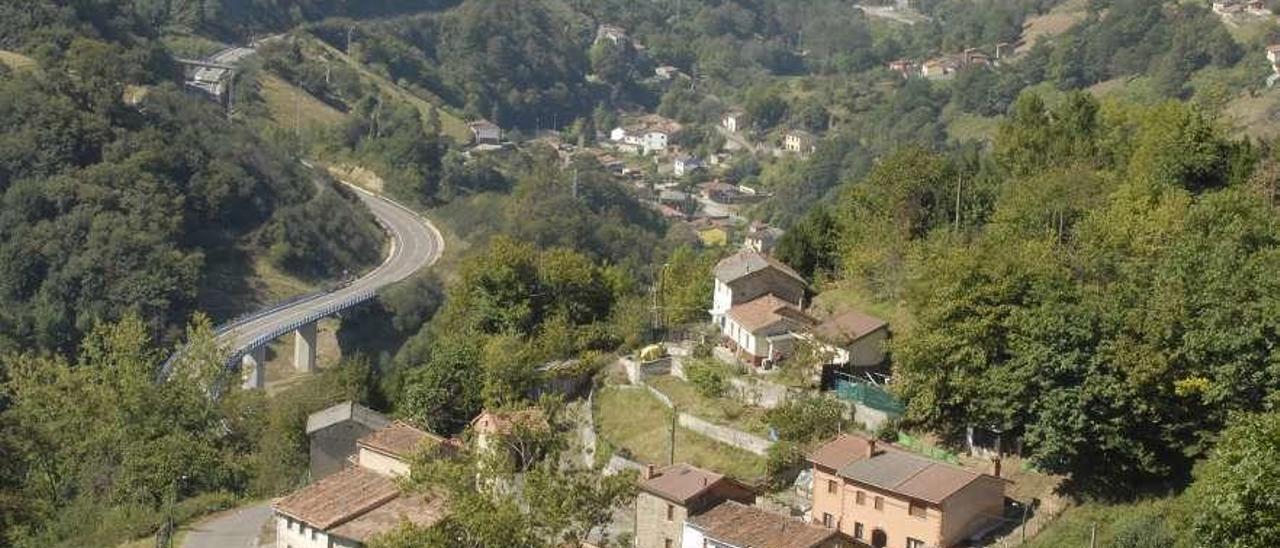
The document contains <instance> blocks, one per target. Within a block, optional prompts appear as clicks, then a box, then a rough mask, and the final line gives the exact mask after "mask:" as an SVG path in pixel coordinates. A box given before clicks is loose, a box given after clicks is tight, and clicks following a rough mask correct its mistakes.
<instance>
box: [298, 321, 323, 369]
mask: <svg viewBox="0 0 1280 548" xmlns="http://www.w3.org/2000/svg"><path fill="white" fill-rule="evenodd" d="M316 323H317V322H311V323H309V324H306V325H303V326H302V327H299V328H298V330H297V331H294V332H293V367H294V368H296V369H297V370H298V371H301V372H303V373H310V372H311V371H313V370H314V369H315V368H316Z"/></svg>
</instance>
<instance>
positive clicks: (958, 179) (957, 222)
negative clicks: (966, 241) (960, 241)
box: [956, 175, 962, 232]
mask: <svg viewBox="0 0 1280 548" xmlns="http://www.w3.org/2000/svg"><path fill="white" fill-rule="evenodd" d="M960 181H962V179H961V178H960V176H959V175H956V232H960Z"/></svg>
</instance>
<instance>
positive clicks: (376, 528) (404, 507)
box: [329, 495, 448, 543]
mask: <svg viewBox="0 0 1280 548" xmlns="http://www.w3.org/2000/svg"><path fill="white" fill-rule="evenodd" d="M447 512H448V508H447V507H446V505H445V501H444V499H442V498H440V497H435V496H431V495H402V496H399V497H396V498H394V499H392V500H391V501H390V502H388V503H386V504H383V505H381V506H378V507H377V508H374V509H373V510H370V511H368V512H366V513H365V514H363V515H360V516H358V517H356V518H354V519H352V520H351V521H348V522H346V523H343V524H341V525H339V526H337V527H335V528H333V529H332V530H330V531H329V533H330V534H333V535H337V536H339V537H342V538H346V539H351V540H354V541H356V542H360V543H365V542H368V541H369V539H371V538H373V537H375V536H378V535H380V534H382V533H385V532H387V531H390V530H392V529H395V528H396V527H398V526H399V525H400V524H401V523H404V522H409V523H412V524H414V525H417V526H419V527H431V526H432V525H435V524H436V523H439V522H440V520H442V519H444V517H445V515H446V514H447Z"/></svg>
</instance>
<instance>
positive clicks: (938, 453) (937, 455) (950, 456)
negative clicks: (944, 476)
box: [898, 432, 960, 464]
mask: <svg viewBox="0 0 1280 548" xmlns="http://www.w3.org/2000/svg"><path fill="white" fill-rule="evenodd" d="M898 445H900V446H902V447H906V448H907V449H910V450H911V451H912V452H913V453H919V454H921V455H924V456H926V457H929V458H931V459H934V460H940V461H943V462H949V463H951V464H959V463H960V457H957V456H956V455H955V454H954V453H952V452H950V451H947V450H945V449H942V448H940V447H936V446H933V445H929V444H927V443H925V442H924V441H923V440H921V439H919V438H915V437H912V436H909V435H907V434H906V433H903V432H898Z"/></svg>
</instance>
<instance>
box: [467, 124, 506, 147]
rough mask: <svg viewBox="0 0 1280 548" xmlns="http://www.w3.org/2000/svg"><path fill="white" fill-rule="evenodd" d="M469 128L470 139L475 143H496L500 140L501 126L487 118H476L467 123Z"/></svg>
mask: <svg viewBox="0 0 1280 548" xmlns="http://www.w3.org/2000/svg"><path fill="white" fill-rule="evenodd" d="M467 129H470V130H471V139H472V140H473V141H474V142H475V143H476V144H494V145H496V144H498V143H501V142H502V128H501V127H498V124H495V123H493V122H490V121H488V120H476V121H475V122H471V123H470V124H467Z"/></svg>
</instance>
